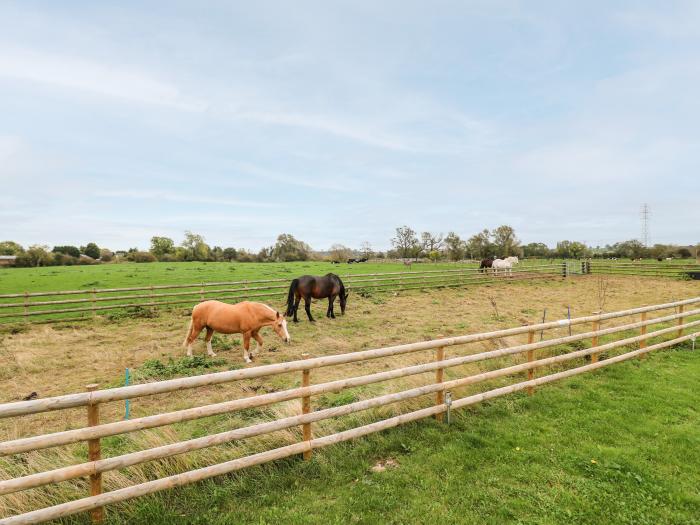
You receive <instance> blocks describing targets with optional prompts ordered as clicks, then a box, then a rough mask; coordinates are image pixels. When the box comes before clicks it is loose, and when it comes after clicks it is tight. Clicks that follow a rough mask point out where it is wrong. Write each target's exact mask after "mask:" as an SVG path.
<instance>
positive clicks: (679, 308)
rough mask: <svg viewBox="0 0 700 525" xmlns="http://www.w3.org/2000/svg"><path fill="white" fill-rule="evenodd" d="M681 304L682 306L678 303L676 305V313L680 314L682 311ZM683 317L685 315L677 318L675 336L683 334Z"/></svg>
mask: <svg viewBox="0 0 700 525" xmlns="http://www.w3.org/2000/svg"><path fill="white" fill-rule="evenodd" d="M683 306H684V305H680V306H679V307H678V313H679V314H682V313H683ZM684 319H685V317H679V318H678V335H677V336H676V337H681V336H682V335H683V320H684Z"/></svg>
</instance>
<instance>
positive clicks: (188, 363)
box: [136, 355, 226, 379]
mask: <svg viewBox="0 0 700 525" xmlns="http://www.w3.org/2000/svg"><path fill="white" fill-rule="evenodd" d="M224 364H226V360H225V359H211V358H208V357H205V356H201V355H196V356H193V357H182V358H180V359H177V360H175V359H173V358H172V357H171V358H170V359H168V362H167V363H163V362H162V361H160V360H159V359H148V360H146V361H144V363H143V364H142V365H141V366H140V367H138V368H137V369H136V373H137V376H138V377H140V378H142V379H168V378H171V377H176V376H192V375H197V374H200V373H202V372H205V371H207V370H210V369H212V368H216V367H219V366H222V365H224Z"/></svg>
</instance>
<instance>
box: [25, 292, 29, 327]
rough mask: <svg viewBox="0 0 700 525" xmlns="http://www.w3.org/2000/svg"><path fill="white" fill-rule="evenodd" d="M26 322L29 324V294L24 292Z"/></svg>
mask: <svg viewBox="0 0 700 525" xmlns="http://www.w3.org/2000/svg"><path fill="white" fill-rule="evenodd" d="M24 322H25V323H28V322H29V292H28V291H26V290H25V291H24Z"/></svg>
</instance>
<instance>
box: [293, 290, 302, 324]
mask: <svg viewBox="0 0 700 525" xmlns="http://www.w3.org/2000/svg"><path fill="white" fill-rule="evenodd" d="M300 302H301V295H297V297H296V300H295V301H294V322H295V323H298V322H299V319H297V311H298V310H299V303H300Z"/></svg>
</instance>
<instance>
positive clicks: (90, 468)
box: [0, 297, 700, 525]
mask: <svg viewBox="0 0 700 525" xmlns="http://www.w3.org/2000/svg"><path fill="white" fill-rule="evenodd" d="M664 310H666V312H664ZM669 310H670V312H669ZM649 314H654V315H656V316H655V317H652V318H650V317H649ZM623 318H631V319H623ZM618 319H622V321H621V322H623V323H624V324H615V325H613V326H608V327H607V328H603V327H602V326H601V324H602V322H603V321H613V320H618ZM608 324H612V323H608ZM581 325H592V329H590V330H589V329H588V327H587V326H583V329H584V330H586V331H583V332H581V333H573V334H571V335H568V336H558V333H556V332H554V336H555V337H554V338H552V339H548V340H542V341H538V342H534V340H535V338H534V335H535V333H537V332H541V331H548V332H547V333H552V332H551V331H554V330H557V329H560V330H561V329H563V328H569V327H573V326H575V327H579V326H581ZM652 326H656V328H655V329H654V330H653V331H650V330H649V328H650V327H652ZM698 327H700V297H694V298H690V299H685V300H681V301H674V302H669V303H664V304H656V305H652V306H642V307H638V308H632V309H628V310H622V311H617V312H608V313H598V314H595V315H590V316H585V317H578V318H574V319H562V320H556V321H550V322H545V323H537V324H529V325H523V326H517V327H512V328H507V329H501V330H496V331H491V332H483V333H476V334H468V335H462V336H455V337H448V338H441V339H435V340H430V341H421V342H416V343H410V344H402V345H397V346H390V347H384V348H376V349H371V350H362V351H357V352H353V353H345V354H336V355H328V356H321V357H311V358H308V359H302V360H298V361H290V362H284V363H278V364H271V365H263V366H257V367H255V366H254V367H249V368H245V369H237V370H230V371H224V372H217V373H212V374H206V375H200V376H192V377H184V378H178V379H170V380H166V381H158V382H153V383H146V384H137V385H131V386H125V387H119V388H110V389H106V390H98V389H96V386H95V385H88V387H86V388H87V390H88V391H87V392H80V393H72V394H67V395H60V396H55V397H50V398H46V399H37V400H32V401H18V402H12V403H4V404H0V418H21V417H24V416H27V415H30V414H39V413H43V412H48V411H56V410H65V409H75V408H83V409H85V410H86V412H87V414H88V426H86V427H83V428H75V429H70V430H65V431H61V432H54V433H48V434H42V435H34V436H29V437H20V438H17V439H13V440H9V441H5V442H3V443H0V457H7V456H11V455H12V456H14V455H18V454H26V453H36V451H39V450H43V449H48V448H51V447H59V446H65V445H68V444H72V443H84V442H87V443H88V445H89V448H88V451H89V454H88V461H87V462H84V463H80V464H77V465H70V466H66V467H62V468H56V469H53V470H47V471H42V472H33V473H29V474H26V475H21V476H18V477H14V478H12V479H5V480H1V481H0V495H7V494H12V493H16V492H20V491H25V490H29V489H36V488H39V487H42V486H47V485H53V484H57V483H61V482H66V481H69V480H73V479H77V478H84V477H89V478H90V481H91V483H90V496H88V497H85V498H82V499H78V500H73V501H68V502H65V503H61V504H58V505H54V506H50V507H46V508H41V509H36V510H32V511H30V512H26V513H24V514H19V515H14V516H9V517H5V518H4V519H2V520H0V524H5V525H16V524H32V523H41V522H44V521H48V520H52V519H59V518H62V517H66V516H70V515H73V514H77V513H81V512H90V513H91V516H92V520H93V522H95V523H99V522H100V521H102V519H103V516H104V514H103V512H104V507H105V506H107V505H111V504H115V503H119V502H123V501H126V500H129V499H132V498H136V497H139V496H144V495H147V494H152V493H155V492H158V491H162V490H165V489H169V488H173V487H179V486H184V485H189V484H191V483H195V482H197V481H200V480H204V479H208V478H212V477H214V476H219V475H222V474H227V473H230V472H234V471H238V470H241V469H244V468H246V467H249V466H252V465H259V464H262V463H267V462H270V461H274V460H277V459H281V458H285V457H289V456H293V455H299V454H301V455H303V456H304V458H305V459H309V458H310V457H311V454H312V453H313V451H314V450H316V449H319V448H323V447H326V446H329V445H332V444H335V443H340V442H344V441H348V440H351V439H355V438H358V437H361V436H365V435H369V434H372V433H375V432H379V431H381V430H385V429H389V428H392V427H396V426H399V425H402V424H404V423H408V422H411V421H416V420H419V419H423V418H427V417H431V416H435V417H436V419H438V420H440V419H441V417H442V415H443V414H444V413H448V415H449V414H450V411H451V410H456V409H459V408H462V407H467V406H470V405H474V404H477V403H479V402H481V401H484V400H487V399H492V398H496V397H499V396H503V395H506V394H510V393H513V392H519V391H524V390H526V391H527V392H528V394H530V395H533V394H534V392H535V389H536V388H537V387H540V386H542V385H545V384H548V383H551V382H553V381H557V380H560V379H565V378H568V377H572V376H575V375H579V374H583V373H586V372H590V371H594V370H597V369H599V368H603V367H606V366H608V365H612V364H615V363H619V362H622V361H626V360H629V359H634V358H643V357H644V356H645V354H647V353H649V352H652V351H656V350H661V349H664V348H669V347H671V346H673V345H677V344H679V343H683V342H686V341H691V340H692V341H693V343H694V342H695V338H696V337H697V336H698V335H699V334H700V332H699V331H698V330H700V329H699V328H698ZM514 336H523V341H527V342H523V343H522V344H516V345H513V344H510V345H509V346H506V347H503V348H497V349H495V350H489V351H481V352H473V348H472V349H471V350H472V351H471V352H470V351H469V348H468V347H467V346H466V345H469V344H472V343H477V342H483V341H496V342H498V340H502V339H503V338H504V337H514ZM669 337H670V338H669ZM603 338H605V340H603ZM650 343H651V344H650ZM693 347H694V345H693ZM448 349H451V355H449V356H448V355H447V350H448ZM544 350H547V351H546V352H543V351H544ZM409 354H411V355H416V356H420V357H421V358H424V362H421V363H419V364H413V365H411V366H399V367H396V360H395V359H391V360H389V361H387V362H384V363H382V362H381V359H382V358H395V356H399V355H409ZM543 354H544V355H543ZM504 358H508V359H510V360H509V361H508V366H502V365H503V359H504ZM376 360H378V361H376ZM492 360H496V365H493V364H492V363H493V361H492ZM574 360H578V361H579V362H577V363H570V362H571V361H574ZM366 362H371V363H377V368H378V370H379V371H376V372H372V373H366V372H364V373H363V375H355V376H353V375H351V374H352V370H345V371H342V370H341V375H339V377H341V378H342V379H337V380H332V381H326V382H319V383H316V384H314V383H313V382H312V380H311V374H312V372H313V371H314V370H318V369H320V368H323V367H341V366H344V365H348V364H357V363H366ZM392 363H393V364H394V367H393V368H392V366H391V365H392ZM472 363H479V365H478V366H479V368H478V372H479V373H476V374H472V375H463V374H460V373H459V372H460V371H459V369H458V368H457V367H460V366H462V365H467V364H472ZM484 363H491V364H492V365H491V369H488V370H486V371H483V370H484ZM564 363H569V365H570V366H572V365H573V368H565V367H564V366H563V364H564ZM493 366H500V367H496V368H493ZM550 367H551V368H550ZM543 368H548V370H547V372H548V373H546V374H545V375H540V376H539V377H536V372H537V371H538V370H540V369H543ZM561 368H563V369H561ZM448 372H449V373H448ZM280 374H299V376H300V378H301V380H300V382H299V384H301V386H300V387H295V388H288V389H286V390H278V391H272V392H268V393H265V394H251V395H247V396H246V395H244V396H243V397H239V398H236V399H230V400H227V401H224V402H220V403H213V404H208V405H203V406H195V407H192V408H185V409H181V410H177V411H172V412H165V413H158V414H153V415H149V416H144V417H139V418H136V419H130V420H123V421H113V422H103V421H100V420H99V413H100V406H101V405H103V404H105V403H110V402H115V401H121V400H125V399H135V398H141V397H144V396H152V395H156V394H163V393H168V392H176V391H179V390H184V389H194V388H200V387H208V386H211V385H220V384H225V383H226V384H230V383H234V382H237V381H243V380H246V379H253V378H262V377H266V378H269V377H274V376H278V375H280ZM521 375H524V378H527V379H525V380H521V381H518V382H514V383H511V384H508V385H506V386H499V387H497V388H490V386H491V385H489V384H488V383H487V384H486V385H485V386H483V385H482V387H481V388H479V392H478V393H472V392H471V391H468V392H466V393H465V391H464V389H465V388H466V387H468V386H472V385H477V384H479V383H484V382H488V381H490V380H492V379H497V378H506V377H511V376H514V377H515V379H516V380H517V378H518V376H521ZM408 376H420V377H421V378H424V379H425V384H423V385H422V386H418V387H415V388H408V389H405V390H399V391H391V392H389V393H382V394H381V395H376V391H375V393H374V394H373V393H371V391H370V395H374V397H370V398H367V399H362V400H359V401H354V402H350V403H348V404H344V405H341V406H332V407H331V408H322V409H319V410H315V411H314V410H313V398H315V397H316V396H319V395H321V394H325V393H331V392H342V391H344V390H346V389H351V388H356V387H359V386H363V385H371V384H376V383H380V382H382V383H384V382H387V381H391V380H395V379H398V378H404V377H408ZM292 377H294V376H292ZM511 379H512V378H511ZM502 383H503V380H502V379H501V380H500V383H498V384H502ZM391 384H393V385H394V388H395V383H391ZM484 388H487V389H486V390H483V389H484ZM460 389H461V390H460ZM448 393H449V395H447V394H448ZM190 397H191V398H192V399H195V398H196V396H194V395H192V396H190ZM417 399H421V400H422V403H421V406H423V408H419V409H417V410H415V409H413V408H414V407H412V408H411V411H408V412H405V411H404V412H402V413H400V414H399V415H396V416H393V417H388V418H386V419H380V420H378V421H375V422H372V423H370V424H365V425H360V426H355V427H353V428H349V429H347V430H344V431H340V432H336V433H331V434H328V435H321V436H319V435H317V434H318V432H316V435H315V432H314V428H313V425H314V423H318V422H320V421H324V420H327V419H330V418H336V417H340V416H345V415H349V414H354V413H357V412H361V411H366V410H370V409H373V408H379V407H385V406H388V405H393V404H396V403H400V402H402V401H407V400H417ZM292 400H299V406H298V411H297V414H296V415H292V416H287V417H279V418H277V419H274V420H266V421H262V422H253V424H250V425H249V426H241V427H238V428H234V429H231V430H226V431H224V432H219V433H216V434H208V435H204V436H201V437H196V438H193V439H189V440H186V441H178V442H175V443H171V444H167V445H162V446H157V447H153V448H148V449H145V450H139V451H136V452H130V453H126V454H121V455H117V456H113V457H109V458H102V457H101V452H100V440H101V439H103V438H106V437H108V436H117V435H124V434H127V433H130V432H136V431H144V430H147V429H151V428H156V427H162V426H165V425H171V424H174V423H178V422H183V421H192V420H197V419H201V418H205V417H210V416H214V415H221V414H231V413H234V412H237V411H241V410H245V409H249V408H253V407H263V406H269V405H272V404H276V403H283V402H288V401H292ZM397 411H398V409H397ZM447 420H448V421H449V416H448V418H447ZM10 421H11V422H12V423H15V424H17V423H18V420H16V419H15V420H14V421H13V420H12V419H11V420H10ZM248 422H250V420H248ZM244 424H245V423H244ZM356 424H357V425H359V423H356ZM290 428H300V429H303V430H304V432H303V434H301V435H302V436H303V437H302V439H301V440H299V441H296V442H292V443H289V444H287V445H284V446H278V447H277V448H270V449H268V450H264V451H262V452H258V453H255V454H251V455H247V456H245V457H239V458H236V459H232V460H230V461H225V462H222V463H218V464H214V465H210V466H206V467H203V468H198V469H196V470H190V471H186V472H183V473H179V474H175V475H170V476H166V477H162V478H158V479H153V480H151V481H147V482H144V483H138V484H135V485H133V486H129V487H125V488H120V489H117V490H113V491H111V492H104V493H103V491H102V476H103V474H106V473H109V472H111V471H114V470H123V469H127V468H128V467H131V466H134V465H139V464H143V463H146V462H151V461H156V460H161V459H164V458H169V457H172V456H175V455H179V454H185V453H188V452H193V451H197V450H202V449H206V448H208V447H214V446H217V445H225V444H230V443H232V442H237V441H239V440H245V439H249V438H253V437H256V436H262V435H268V434H270V433H273V432H276V431H279V430H283V429H290ZM316 430H318V427H316ZM296 435H299V434H295V436H296ZM290 439H292V438H291V437H290V438H288V440H290ZM19 459H20V458H18V460H19Z"/></svg>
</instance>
